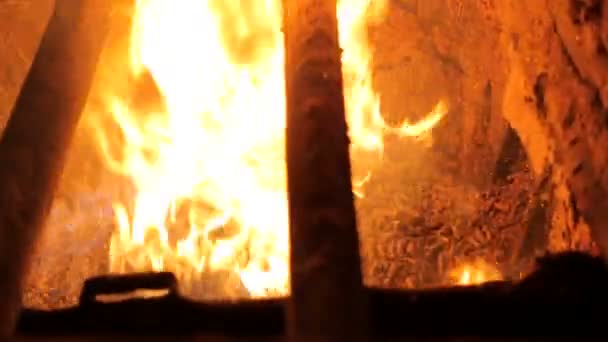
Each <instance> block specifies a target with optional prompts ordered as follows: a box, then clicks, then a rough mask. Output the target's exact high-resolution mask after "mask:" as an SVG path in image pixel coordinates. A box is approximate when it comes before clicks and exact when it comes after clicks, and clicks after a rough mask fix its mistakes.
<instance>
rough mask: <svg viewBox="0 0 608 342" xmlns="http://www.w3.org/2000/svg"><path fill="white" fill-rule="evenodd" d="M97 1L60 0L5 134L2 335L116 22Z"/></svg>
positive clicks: (0, 167) (0, 179)
mask: <svg viewBox="0 0 608 342" xmlns="http://www.w3.org/2000/svg"><path fill="white" fill-rule="evenodd" d="M109 9H110V8H109V7H108V5H107V4H104V3H100V2H98V1H91V0H85V1H71V0H65V1H64V0H60V1H56V3H55V8H54V13H53V15H52V17H51V19H50V22H49V24H48V26H47V29H46V32H45V34H44V36H43V38H42V41H41V44H40V47H39V50H38V52H37V54H36V57H35V58H34V61H33V63H32V66H31V69H30V71H29V73H28V75H27V78H26V80H25V83H24V85H23V88H22V90H21V93H20V94H19V97H18V98H17V102H16V104H15V107H14V109H13V111H12V113H11V117H10V119H9V122H8V124H7V127H6V129H5V131H4V136H3V137H2V140H1V141H0V188H2V190H3V191H2V198H1V199H0V251H2V257H1V258H0V273H1V274H2V275H3V278H2V279H1V280H0V301H1V302H0V335H1V336H6V335H10V334H11V332H12V330H13V327H14V324H15V321H16V317H17V314H18V310H19V305H20V295H21V287H22V282H23V280H24V275H25V274H26V272H27V270H28V262H29V260H30V255H31V254H32V252H33V247H34V244H35V242H36V240H37V238H38V236H39V234H40V230H41V227H42V225H43V223H44V221H45V219H46V216H47V213H48V210H49V208H50V205H51V202H52V200H53V197H54V190H55V188H56V186H57V183H58V180H59V177H60V175H61V172H62V169H63V164H64V160H65V157H66V150H67V148H68V145H69V144H70V141H71V138H72V135H73V133H74V130H75V128H76V125H77V123H78V119H79V117H80V114H81V112H82V110H83V107H84V105H85V102H86V99H87V95H88V92H89V88H90V86H91V83H92V79H93V75H94V71H95V68H96V65H97V62H98V57H99V55H100V53H101V50H102V47H103V43H104V40H105V38H104V36H105V32H106V29H107V25H108V24H109V14H110V11H109Z"/></svg>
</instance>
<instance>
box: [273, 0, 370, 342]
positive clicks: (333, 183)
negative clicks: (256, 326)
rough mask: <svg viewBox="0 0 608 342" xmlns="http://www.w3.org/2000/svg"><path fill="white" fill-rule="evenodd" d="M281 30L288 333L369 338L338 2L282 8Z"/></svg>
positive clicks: (314, 0) (312, 0)
mask: <svg viewBox="0 0 608 342" xmlns="http://www.w3.org/2000/svg"><path fill="white" fill-rule="evenodd" d="M283 23H284V32H285V48H286V66H285V73H286V92H287V94H286V95H287V138H286V139H287V142H286V146H287V174H288V191H289V211H290V222H289V223H290V239H291V260H290V265H291V298H290V301H289V308H288V313H289V320H288V321H289V326H290V331H291V334H292V337H294V338H295V339H296V340H308V338H309V337H310V336H311V335H315V336H321V335H323V336H327V337H331V338H332V340H349V341H350V340H353V339H357V338H362V336H364V335H366V318H365V316H366V313H367V312H366V306H365V300H364V299H365V296H364V292H363V284H362V277H361V269H360V266H359V264H360V259H359V244H358V237H357V230H356V220H355V209H354V203H353V194H352V188H351V177H350V176H351V174H350V173H351V169H350V168H351V167H350V159H349V140H348V137H347V126H346V119H345V112H344V96H343V93H342V89H343V86H342V70H341V61H340V48H339V43H338V29H337V17H336V1H319V0H305V1H301V0H298V1H295V0H288V1H284V20H283ZM307 336H308V337H307Z"/></svg>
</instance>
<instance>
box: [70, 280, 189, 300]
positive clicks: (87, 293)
mask: <svg viewBox="0 0 608 342" xmlns="http://www.w3.org/2000/svg"><path fill="white" fill-rule="evenodd" d="M137 290H168V291H169V293H168V295H169V296H177V278H175V275H174V274H173V273H171V272H159V273H156V272H148V273H132V274H124V275H106V276H100V277H94V278H90V279H87V280H86V281H85V282H84V286H83V288H82V292H81V293H80V304H81V305H82V304H93V303H97V302H98V300H97V296H100V295H119V294H126V293H130V292H134V291H137Z"/></svg>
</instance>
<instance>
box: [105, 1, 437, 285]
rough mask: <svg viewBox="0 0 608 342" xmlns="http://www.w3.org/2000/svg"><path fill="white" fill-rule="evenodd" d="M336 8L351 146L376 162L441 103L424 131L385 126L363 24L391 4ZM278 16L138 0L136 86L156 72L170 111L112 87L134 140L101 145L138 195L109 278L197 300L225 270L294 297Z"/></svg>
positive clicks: (242, 5)
mask: <svg viewBox="0 0 608 342" xmlns="http://www.w3.org/2000/svg"><path fill="white" fill-rule="evenodd" d="M338 3H339V4H338V20H339V32H340V44H341V47H342V48H343V50H344V54H343V73H344V83H345V101H346V109H347V121H348V123H349V130H350V131H349V134H350V136H351V141H352V147H351V148H352V149H362V150H365V151H372V152H375V153H378V154H380V153H381V152H382V148H383V146H382V145H383V136H384V134H386V133H387V132H393V133H395V132H396V133H397V134H399V135H402V136H418V135H421V134H424V133H425V132H428V131H429V130H430V129H431V128H432V127H433V126H434V125H435V124H436V123H437V122H438V121H439V120H440V119H441V117H442V116H443V115H444V114H445V111H446V109H445V107H444V106H443V105H442V104H440V105H438V107H437V109H436V111H435V112H434V113H432V114H431V115H430V117H429V118H427V119H425V120H423V121H422V122H421V123H418V124H415V125H410V124H407V123H406V124H404V125H402V126H400V127H394V128H393V127H389V126H388V125H387V124H386V123H385V122H384V120H383V119H382V115H381V113H380V101H379V97H378V95H377V94H376V93H375V92H374V90H373V88H372V81H371V80H372V79H371V75H372V74H371V60H372V55H371V50H370V47H369V45H368V42H367V37H366V24H367V23H368V22H369V21H370V20H373V19H377V18H381V17H382V16H383V15H384V11H385V10H386V1H385V0H382V1H378V0H376V1H372V0H341V1H339V2H338ZM281 17H282V15H281V7H280V0H245V1H243V0H240V1H239V0H181V1H167V0H137V1H136V9H135V13H134V14H133V26H132V37H131V38H132V39H131V45H130V53H129V57H125V62H128V63H130V73H131V76H132V77H138V76H141V75H142V74H143V73H144V72H149V73H150V74H151V75H152V78H153V80H154V82H155V83H156V85H157V86H158V89H159V91H160V93H161V94H162V98H163V100H164V108H158V109H157V110H146V111H143V112H142V110H141V109H139V108H135V107H134V106H132V105H131V104H130V102H129V101H127V100H126V95H125V94H124V92H123V91H121V90H120V89H119V87H115V88H116V89H113V88H112V85H111V84H110V85H108V86H107V88H108V89H105V91H106V92H107V93H108V94H110V95H108V96H107V101H106V106H107V108H108V109H109V112H110V113H111V117H112V120H113V121H114V122H115V123H116V124H117V125H118V126H119V128H120V131H121V133H122V136H123V137H124V142H120V143H118V142H116V141H115V140H114V139H112V138H111V136H110V134H109V133H108V130H107V129H106V127H103V126H102V127H101V128H100V129H99V128H98V130H97V132H96V137H97V140H98V142H99V145H100V147H101V149H102V151H103V156H104V160H105V162H106V165H107V167H108V168H109V170H110V171H112V172H114V173H116V174H119V175H122V176H125V177H127V178H128V179H129V180H130V181H131V183H132V184H133V186H134V187H135V190H136V193H135V195H134V196H133V198H129V199H128V200H124V199H123V200H120V201H118V200H117V201H116V202H115V203H114V212H115V216H116V226H117V229H116V230H115V232H114V234H113V236H112V239H111V246H110V269H111V272H132V271H141V270H156V271H160V270H168V271H172V272H174V273H175V274H176V276H177V277H178V279H179V280H180V285H181V286H182V290H183V291H185V292H186V293H188V294H190V295H194V296H196V295H197V293H196V283H197V282H199V281H200V279H201V275H202V274H205V273H206V272H214V271H229V272H233V273H234V274H238V275H239V278H240V281H241V283H242V284H243V285H244V286H245V287H246V288H247V290H248V292H249V295H251V296H253V297H260V296H269V295H285V294H287V292H288V277H289V268H288V254H289V244H288V226H287V222H288V217H287V196H286V170H285V152H284V139H285V136H284V131H285V96H284V74H283V72H284V68H283V64H284V46H283V37H282V33H281ZM116 150H118V151H119V153H114V152H113V151H116ZM368 177H369V170H368V171H367V172H366V173H365V177H362V180H361V179H355V180H354V181H353V184H354V186H355V191H356V190H358V189H357V188H359V187H360V186H362V184H363V183H364V182H365V179H367V178H368ZM176 226H178V228H175V227H176ZM179 227H181V228H179ZM181 229H185V230H186V232H185V233H182V234H181V235H180V234H179V233H178V232H176V230H181ZM176 235H177V236H176ZM225 290H226V291H225V292H226V294H227V295H230V293H231V289H229V288H227V289H225Z"/></svg>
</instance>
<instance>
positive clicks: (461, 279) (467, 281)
mask: <svg viewBox="0 0 608 342" xmlns="http://www.w3.org/2000/svg"><path fill="white" fill-rule="evenodd" d="M450 276H451V278H453V279H454V281H455V283H456V284H457V285H462V286H467V285H479V284H483V283H487V282H490V281H498V280H502V275H501V273H500V271H498V269H497V268H496V267H494V266H493V265H491V264H489V263H487V262H485V261H483V260H476V261H475V262H472V263H466V264H463V265H461V266H460V267H457V268H455V269H454V270H452V271H451V272H450Z"/></svg>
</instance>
